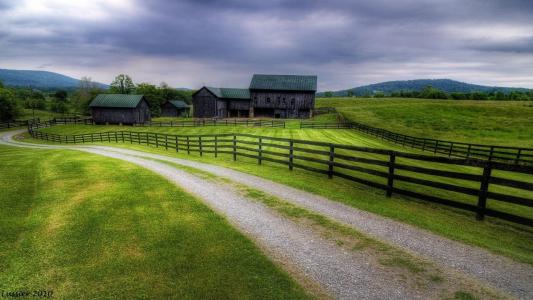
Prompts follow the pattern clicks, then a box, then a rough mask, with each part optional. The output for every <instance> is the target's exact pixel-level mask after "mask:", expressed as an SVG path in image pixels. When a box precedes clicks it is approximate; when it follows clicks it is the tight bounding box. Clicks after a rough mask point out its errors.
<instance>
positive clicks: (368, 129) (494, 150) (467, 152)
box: [300, 107, 533, 165]
mask: <svg viewBox="0 0 533 300" xmlns="http://www.w3.org/2000/svg"><path fill="white" fill-rule="evenodd" d="M324 111H327V112H330V113H331V112H336V110H335V108H330V107H328V108H327V110H326V109H324ZM300 128H315V129H355V130H358V131H360V132H363V133H365V134H369V135H372V136H375V137H377V138H380V139H382V140H386V141H389V142H392V143H395V144H398V145H401V146H403V147H410V148H413V149H418V150H422V151H427V152H433V154H439V155H442V154H444V155H446V156H448V157H451V156H453V157H460V158H466V159H469V158H477V159H483V160H489V161H493V160H497V161H501V162H507V163H513V164H530V165H533V148H522V147H506V146H494V145H481V144H469V143H461V142H453V141H445V140H437V139H428V138H420V137H414V136H409V135H405V134H401V133H396V132H392V131H389V130H386V129H382V128H377V127H372V126H368V125H365V124H361V123H358V122H338V123H333V122H332V123H324V122H312V121H303V122H300Z"/></svg>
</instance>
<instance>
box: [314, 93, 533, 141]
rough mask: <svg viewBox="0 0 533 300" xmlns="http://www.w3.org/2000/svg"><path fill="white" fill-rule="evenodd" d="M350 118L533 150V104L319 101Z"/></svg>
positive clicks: (409, 131) (396, 128) (411, 131)
mask: <svg viewBox="0 0 533 300" xmlns="http://www.w3.org/2000/svg"><path fill="white" fill-rule="evenodd" d="M325 106H331V107H335V108H337V110H338V111H339V112H340V113H341V114H342V115H343V116H344V117H345V118H346V119H348V120H351V121H356V122H359V123H363V124H366V125H370V126H374V127H378V128H383V129H387V130H390V131H393V132H397V133H403V134H407V135H411V136H416V137H426V138H434V139H441V140H450V141H457V142H465V143H478V144H489V145H499V146H515V147H518V146H519V147H533V102H531V101H467V100H461V101H457V100H430V99H408V98H406V99H398V98H371V99H368V98H319V99H317V107H325Z"/></svg>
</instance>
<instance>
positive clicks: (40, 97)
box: [0, 74, 194, 122]
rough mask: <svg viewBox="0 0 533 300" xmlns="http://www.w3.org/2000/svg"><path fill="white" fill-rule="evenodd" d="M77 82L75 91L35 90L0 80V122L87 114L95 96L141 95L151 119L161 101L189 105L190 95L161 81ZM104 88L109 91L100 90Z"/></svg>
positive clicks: (120, 77) (125, 78)
mask: <svg viewBox="0 0 533 300" xmlns="http://www.w3.org/2000/svg"><path fill="white" fill-rule="evenodd" d="M77 82H78V85H77V86H76V87H75V88H64V89H51V88H50V89H37V88H29V87H20V86H7V85H4V84H3V83H2V81H1V80H0V122H7V121H13V120H16V119H19V118H25V119H27V118H32V116H33V113H35V111H36V110H38V111H48V112H51V113H56V114H82V115H88V114H89V103H90V102H91V101H92V99H93V98H94V97H95V96H96V95H98V94H142V95H144V96H145V97H146V99H147V100H148V104H149V106H150V110H151V113H152V116H154V117H158V116H159V115H160V114H161V108H160V105H161V104H162V103H163V102H165V101H167V100H183V101H185V102H186V103H188V104H190V103H191V102H192V94H193V92H194V91H193V90H187V89H174V88H171V87H169V86H168V85H167V84H166V83H164V82H163V83H161V84H159V86H156V85H153V84H148V83H140V84H134V83H133V81H132V79H131V78H130V77H129V76H128V75H124V74H120V75H118V76H117V77H116V78H115V80H114V81H113V82H112V83H111V85H110V86H107V85H102V84H100V83H97V82H94V81H92V80H91V78H89V77H83V78H82V79H81V80H78V81H77ZM104 86H105V87H109V88H106V89H104V88H103V87H104ZM28 112H29V115H28Z"/></svg>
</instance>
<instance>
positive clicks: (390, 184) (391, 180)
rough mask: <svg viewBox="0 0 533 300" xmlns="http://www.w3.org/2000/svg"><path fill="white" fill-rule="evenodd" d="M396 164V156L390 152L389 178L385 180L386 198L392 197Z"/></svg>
mask: <svg viewBox="0 0 533 300" xmlns="http://www.w3.org/2000/svg"><path fill="white" fill-rule="evenodd" d="M395 163H396V154H395V153H394V152H391V154H390V157H389V177H388V178H387V197H388V198H390V197H391V196H392V190H393V188H394V164H395Z"/></svg>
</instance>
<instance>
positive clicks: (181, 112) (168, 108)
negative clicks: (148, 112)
mask: <svg viewBox="0 0 533 300" xmlns="http://www.w3.org/2000/svg"><path fill="white" fill-rule="evenodd" d="M189 115H190V107H189V105H187V103H185V102H184V101H181V100H169V101H166V102H165V103H163V104H161V116H162V117H189Z"/></svg>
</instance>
